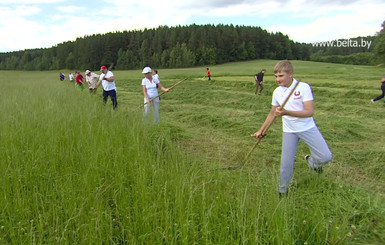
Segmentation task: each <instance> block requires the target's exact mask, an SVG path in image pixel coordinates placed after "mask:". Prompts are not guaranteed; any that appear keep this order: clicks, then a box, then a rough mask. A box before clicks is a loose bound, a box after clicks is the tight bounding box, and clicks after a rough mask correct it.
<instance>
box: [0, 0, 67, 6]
mask: <svg viewBox="0 0 385 245" xmlns="http://www.w3.org/2000/svg"><path fill="white" fill-rule="evenodd" d="M60 2H64V0H0V4H4V5H17V4H42V3H60Z"/></svg>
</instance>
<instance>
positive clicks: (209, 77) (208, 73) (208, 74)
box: [206, 68, 211, 81]
mask: <svg viewBox="0 0 385 245" xmlns="http://www.w3.org/2000/svg"><path fill="white" fill-rule="evenodd" d="M206 74H207V77H208V79H209V80H208V81H210V80H211V72H210V70H209V68H207V69H206Z"/></svg>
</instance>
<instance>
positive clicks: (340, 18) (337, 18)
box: [266, 1, 385, 42]
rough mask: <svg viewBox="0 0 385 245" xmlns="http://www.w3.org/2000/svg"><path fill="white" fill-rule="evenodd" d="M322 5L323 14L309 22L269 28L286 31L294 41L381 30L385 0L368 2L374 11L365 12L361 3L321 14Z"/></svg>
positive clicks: (270, 27) (371, 33)
mask: <svg viewBox="0 0 385 245" xmlns="http://www.w3.org/2000/svg"><path fill="white" fill-rule="evenodd" d="M356 2H358V1H356ZM322 8H323V7H320V9H318V10H317V11H318V12H319V13H318V14H316V15H315V16H314V17H312V19H311V20H310V21H309V22H307V23H304V24H297V25H287V24H285V23H283V24H280V25H271V26H267V27H266V29H268V30H269V31H273V32H282V33H284V34H287V35H289V37H290V38H291V39H292V40H295V41H299V42H319V41H329V40H335V39H341V38H345V39H348V38H352V37H358V36H369V35H375V34H376V32H378V31H380V29H381V21H382V20H381V17H382V16H383V9H385V3H382V4H377V3H375V1H374V2H372V3H369V2H367V3H366V5H365V8H367V9H370V11H362V6H361V5H350V6H345V7H344V9H345V11H342V7H341V9H339V10H329V11H328V12H327V13H325V14H321V13H320V12H323V9H322ZM325 8H326V6H325ZM302 17H303V16H302Z"/></svg>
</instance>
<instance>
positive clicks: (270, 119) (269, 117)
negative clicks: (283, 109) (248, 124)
mask: <svg viewBox="0 0 385 245" xmlns="http://www.w3.org/2000/svg"><path fill="white" fill-rule="evenodd" d="M277 108H278V107H277V106H272V107H271V110H270V112H269V114H268V115H267V117H266V119H265V122H264V123H263V124H262V126H261V128H260V129H259V130H258V131H257V132H255V133H254V137H256V138H262V137H263V136H264V132H266V131H267V130H266V129H267V127H269V125H271V124H272V122H273V121H274V119H275V115H274V112H275V111H276V109H277Z"/></svg>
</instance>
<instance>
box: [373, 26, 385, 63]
mask: <svg viewBox="0 0 385 245" xmlns="http://www.w3.org/2000/svg"><path fill="white" fill-rule="evenodd" d="M375 45H376V46H375V47H374V55H375V57H376V58H377V60H378V61H379V62H381V63H383V64H385V21H384V22H382V30H381V31H380V32H379V33H378V34H377V37H376V39H375Z"/></svg>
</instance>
